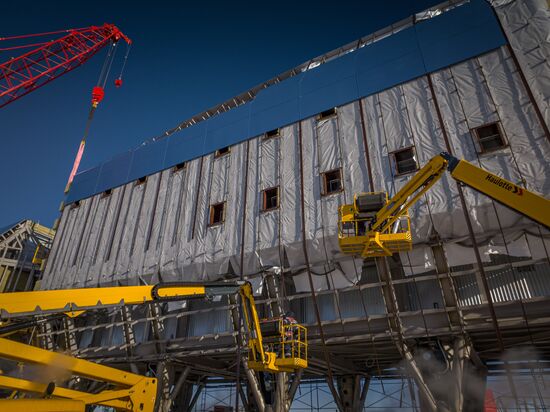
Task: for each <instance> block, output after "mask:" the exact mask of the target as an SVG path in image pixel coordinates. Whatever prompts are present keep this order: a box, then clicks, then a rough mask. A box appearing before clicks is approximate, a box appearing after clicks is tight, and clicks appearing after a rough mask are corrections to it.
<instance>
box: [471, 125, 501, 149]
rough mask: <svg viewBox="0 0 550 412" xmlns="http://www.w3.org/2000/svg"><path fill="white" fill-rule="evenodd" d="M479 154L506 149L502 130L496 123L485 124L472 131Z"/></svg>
mask: <svg viewBox="0 0 550 412" xmlns="http://www.w3.org/2000/svg"><path fill="white" fill-rule="evenodd" d="M473 132H474V136H475V137H476V138H477V142H478V144H479V149H480V153H485V152H491V151H493V150H498V149H501V148H503V147H506V142H505V140H504V136H503V134H502V130H501V128H500V125H499V124H498V123H491V124H486V125H484V126H480V127H476V128H475V129H473Z"/></svg>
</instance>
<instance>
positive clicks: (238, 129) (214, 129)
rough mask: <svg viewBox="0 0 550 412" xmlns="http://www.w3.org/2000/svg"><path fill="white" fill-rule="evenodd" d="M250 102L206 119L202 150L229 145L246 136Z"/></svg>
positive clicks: (207, 151)
mask: <svg viewBox="0 0 550 412" xmlns="http://www.w3.org/2000/svg"><path fill="white" fill-rule="evenodd" d="M250 106H251V104H250V103H247V104H243V105H241V106H239V107H236V108H235V109H231V110H230V111H228V112H225V113H221V114H219V115H217V116H214V117H212V118H210V119H209V120H208V128H207V130H206V140H205V141H204V152H205V153H210V152H213V151H215V150H216V149H219V148H220V147H225V146H230V145H231V144H235V143H238V142H239V141H242V140H246V139H247V138H248V125H249V123H250Z"/></svg>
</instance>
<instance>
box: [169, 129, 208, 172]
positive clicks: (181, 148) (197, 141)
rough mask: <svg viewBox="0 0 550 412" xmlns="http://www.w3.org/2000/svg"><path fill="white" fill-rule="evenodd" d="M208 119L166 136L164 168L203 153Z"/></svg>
mask: <svg viewBox="0 0 550 412" xmlns="http://www.w3.org/2000/svg"><path fill="white" fill-rule="evenodd" d="M207 124H208V121H204V122H200V123H197V124H196V125H193V126H191V127H187V128H185V129H183V130H182V131H181V132H178V133H176V134H173V135H172V136H170V137H169V138H168V149H167V150H166V157H165V159H164V168H168V167H172V166H175V165H177V164H178V163H182V162H186V161H188V160H191V159H195V158H197V157H200V156H202V155H203V154H204V139H205V137H206V127H207Z"/></svg>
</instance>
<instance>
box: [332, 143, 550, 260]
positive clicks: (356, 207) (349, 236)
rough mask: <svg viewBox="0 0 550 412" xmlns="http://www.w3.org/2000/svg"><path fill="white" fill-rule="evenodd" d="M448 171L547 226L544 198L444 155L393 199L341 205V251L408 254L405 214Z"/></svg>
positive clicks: (363, 197) (377, 196)
mask: <svg viewBox="0 0 550 412" xmlns="http://www.w3.org/2000/svg"><path fill="white" fill-rule="evenodd" d="M446 170H447V171H449V172H450V174H451V176H452V177H453V178H454V179H455V180H457V181H458V182H459V183H461V184H464V185H466V186H470V187H471V188H473V189H475V190H477V191H478V192H480V193H483V194H485V195H487V196H489V197H490V198H492V199H494V200H496V201H497V202H499V203H502V204H503V205H505V206H508V207H509V208H511V209H513V210H515V211H517V212H519V213H521V214H523V215H525V216H527V217H528V218H530V219H532V220H534V221H536V222H538V223H540V224H542V225H544V226H546V227H548V228H550V201H549V200H548V199H546V198H544V197H543V196H540V195H538V194H536V193H533V192H531V191H529V190H527V189H524V188H522V187H520V186H517V185H516V184H514V183H512V182H510V181H508V180H506V179H504V178H502V177H499V176H497V175H495V174H493V173H491V172H488V171H487V170H484V169H482V168H480V167H477V166H475V165H473V164H471V163H469V162H467V161H465V160H459V159H457V158H456V157H454V156H451V155H450V154H448V153H445V152H443V153H441V154H439V155H437V156H434V157H433V158H432V159H431V160H430V161H429V162H428V163H427V164H426V165H424V167H422V168H421V169H420V170H419V171H418V172H417V173H416V174H415V175H413V176H412V178H411V179H410V180H409V181H408V182H407V184H405V186H403V188H402V189H401V190H399V191H398V192H397V194H396V195H395V196H393V197H392V198H391V199H388V194H387V193H386V192H371V193H358V194H356V195H355V196H354V199H353V204H350V205H349V204H348V205H342V206H340V208H339V211H338V214H339V222H338V242H339V245H340V250H341V251H342V252H343V253H345V254H348V255H354V256H361V257H363V258H367V257H380V256H391V255H392V254H393V253H396V252H403V251H409V250H411V249H412V237H411V222H410V218H409V214H408V210H409V208H410V207H411V206H413V205H414V204H415V203H416V202H417V201H418V199H419V198H420V196H422V195H423V194H424V193H426V192H427V191H428V190H429V189H430V188H431V187H432V186H433V185H434V184H436V183H437V182H438V181H439V179H440V178H441V176H442V175H443V173H444V172H445V171H446Z"/></svg>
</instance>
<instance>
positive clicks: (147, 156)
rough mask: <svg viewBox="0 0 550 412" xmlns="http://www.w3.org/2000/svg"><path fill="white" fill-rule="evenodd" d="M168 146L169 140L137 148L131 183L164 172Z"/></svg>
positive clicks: (130, 175) (130, 178) (131, 171)
mask: <svg viewBox="0 0 550 412" xmlns="http://www.w3.org/2000/svg"><path fill="white" fill-rule="evenodd" d="M167 146H168V139H162V140H159V141H157V142H153V143H149V144H146V145H143V146H141V147H139V148H137V149H136V150H135V151H134V157H133V158H132V165H131V166H130V173H129V174H128V181H130V182H131V181H132V180H136V179H139V178H140V177H143V176H148V175H151V174H153V173H156V172H158V171H159V170H162V169H163V168H164V167H163V166H164V156H165V155H166V147H167Z"/></svg>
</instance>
